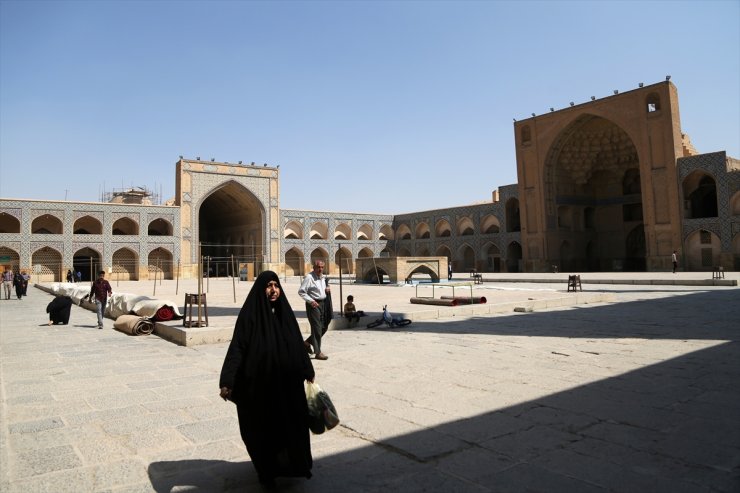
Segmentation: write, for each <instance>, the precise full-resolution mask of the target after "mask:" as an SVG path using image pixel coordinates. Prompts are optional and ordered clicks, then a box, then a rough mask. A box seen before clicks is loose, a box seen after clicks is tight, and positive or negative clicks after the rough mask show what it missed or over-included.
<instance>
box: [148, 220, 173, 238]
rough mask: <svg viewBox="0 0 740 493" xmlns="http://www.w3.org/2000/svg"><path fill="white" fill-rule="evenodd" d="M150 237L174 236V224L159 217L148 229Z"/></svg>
mask: <svg viewBox="0 0 740 493" xmlns="http://www.w3.org/2000/svg"><path fill="white" fill-rule="evenodd" d="M147 235H149V236H172V224H171V223H170V222H169V221H167V220H166V219H162V218H161V217H158V218H157V219H154V220H153V221H151V222H150V223H149V226H148V227H147Z"/></svg>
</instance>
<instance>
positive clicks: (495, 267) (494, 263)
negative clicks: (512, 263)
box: [481, 243, 501, 272]
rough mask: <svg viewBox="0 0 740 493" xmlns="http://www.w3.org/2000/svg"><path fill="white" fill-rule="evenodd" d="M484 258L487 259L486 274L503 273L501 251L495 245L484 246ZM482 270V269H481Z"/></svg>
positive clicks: (487, 244)
mask: <svg viewBox="0 0 740 493" xmlns="http://www.w3.org/2000/svg"><path fill="white" fill-rule="evenodd" d="M482 251H483V258H485V259H486V269H485V270H486V272H501V250H500V249H499V247H498V246H497V245H496V244H495V243H486V244H485V245H483V249H482ZM481 270H482V269H481Z"/></svg>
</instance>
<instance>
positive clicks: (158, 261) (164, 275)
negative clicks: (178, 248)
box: [147, 247, 175, 279]
mask: <svg viewBox="0 0 740 493" xmlns="http://www.w3.org/2000/svg"><path fill="white" fill-rule="evenodd" d="M147 269H148V271H149V277H150V278H151V277H154V278H155V279H173V275H172V274H173V272H174V270H175V265H174V261H173V258H172V252H170V251H169V250H168V249H166V248H164V247H157V248H155V249H153V250H152V251H151V252H149V255H147Z"/></svg>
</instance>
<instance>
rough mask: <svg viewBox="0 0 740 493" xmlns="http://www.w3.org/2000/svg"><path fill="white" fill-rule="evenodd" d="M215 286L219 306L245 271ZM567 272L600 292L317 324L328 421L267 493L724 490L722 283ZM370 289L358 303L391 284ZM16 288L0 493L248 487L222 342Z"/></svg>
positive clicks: (734, 351)
mask: <svg viewBox="0 0 740 493" xmlns="http://www.w3.org/2000/svg"><path fill="white" fill-rule="evenodd" d="M621 275H622V276H625V279H627V277H628V276H629V275H627V274H621ZM613 276H614V275H613ZM113 284H114V289H116V285H115V283H113ZM131 284H132V285H135V283H131ZM287 284H288V285H289V286H291V287H290V289H292V287H293V285H292V284H290V283H287ZM486 284H487V286H488V287H489V288H491V289H494V288H496V287H500V289H501V290H502V292H503V291H505V290H514V291H516V290H520V291H521V292H522V293H526V294H525V295H524V296H525V297H527V298H529V297H532V296H533V293H536V292H537V291H540V290H541V291H543V292H544V291H547V290H560V291H564V290H565V286H564V285H562V286H554V285H546V284H529V283H516V284H515V285H514V284H512V283H500V284H497V283H495V282H490V283H486ZM128 287H129V286H127V288H128ZM139 287H140V292H141V294H148V295H151V289H152V286H151V284H150V283H140V284H139ZM222 288H223V289H225V291H224V292H220V291H219V293H220V294H216V292H214V295H213V299H214V303H216V302H215V300H216V299H223V301H220V302H218V303H216V304H215V305H214V309H217V308H218V307H217V305H219V304H220V305H224V306H222V307H220V308H218V309H217V312H218V310H222V313H223V316H234V313H233V312H234V311H235V309H234V307H238V306H240V305H241V302H242V301H243V296H244V293H246V289H247V286H242V287H241V289H242V292H240V297H239V299H238V300H237V302H236V303H233V300H229V296H231V291H230V289H231V284H230V283H225V282H224V283H222ZM584 288H586V289H587V291H594V292H596V291H599V292H609V293H612V294H613V295H614V301H613V302H602V303H591V304H588V305H577V306H569V307H563V308H558V309H549V310H546V311H534V312H532V313H513V312H511V313H505V314H499V315H486V316H479V315H473V316H459V317H458V316H456V317H451V318H441V319H430V320H418V321H415V322H414V323H413V324H412V325H410V326H408V327H405V328H404V329H403V330H387V329H385V330H380V329H375V330H368V329H345V330H334V331H331V332H330V333H329V334H328V335H327V336H326V338H325V343H324V344H325V348H326V350H327V353H328V354H329V355H330V359H329V360H328V361H314V366H315V368H316V371H317V382H318V383H319V384H321V385H322V386H323V387H324V388H325V389H326V390H327V391H328V392H329V393H330V395H331V396H332V398H333V399H334V402H335V404H336V405H337V408H338V411H339V413H340V417H341V419H342V423H341V425H340V426H339V427H338V428H336V429H334V430H332V431H330V432H327V433H326V434H324V435H319V436H315V435H314V436H312V446H313V452H314V477H313V478H312V479H311V480H309V481H305V480H282V481H279V482H278V489H279V490H280V491H291V492H303V491H305V492H313V491H316V492H327V491H336V492H346V491H363V492H364V491H369V492H376V491H377V492H380V491H404V492H407V491H412V492H413V491H440V492H449V491H460V492H468V491H471V492H473V491H494V492H499V491H500V492H520V491H536V492H578V491H593V492H606V491H618V492H635V491H645V492H660V491H665V492H684V491H685V492H737V491H740V426H739V425H738V422H739V420H738V416H740V384H738V382H740V345H739V344H738V336H739V335H740V322H738V321H739V320H740V289H738V288H737V287H709V286H682V285H676V286H651V285H641V286H635V285H631V286H626V285H618V284H616V285H610V284H608V285H598V286H588V285H584ZM119 289H120V288H119ZM213 289H214V290H215V289H216V288H213ZM296 289H297V285H296ZM376 289H385V291H383V292H382V293H381V294H377V296H378V298H377V299H374V298H372V296H376V295H374V294H367V295H364V294H363V298H362V299H363V303H362V306H358V307H359V308H363V309H367V310H371V309H372V308H374V307H371V306H369V304H370V303H372V304H375V303H377V302H378V301H380V300H381V299H383V300H387V301H386V302H387V303H389V304H390V305H391V306H394V302H395V301H396V300H394V299H393V297H392V295H391V293H403V294H402V295H396V296H397V297H398V298H399V299H398V300H397V303H398V304H400V303H405V302H406V300H407V299H408V293H409V291H408V290H403V291H401V290H396V291H392V290H388V289H386V288H384V287H377V288H376ZM181 293H182V291H181ZM28 294H29V295H28V297H27V298H24V299H23V300H21V301H17V300H14V299H11V300H9V301H6V300H2V301H0V359H1V363H0V371H1V373H0V377H1V382H0V384H1V385H0V392H1V393H0V398H1V401H2V402H1V405H0V440H1V444H2V452H1V453H2V455H1V456H0V464H1V465H2V471H1V474H0V490H2V491H3V492H23V493H26V492H37V491H49V492H88V491H89V492H151V491H156V492H171V491H202V492H211V491H213V492H218V491H260V487H259V485H258V482H257V476H256V473H255V472H254V470H253V468H252V466H251V464H250V463H249V459H248V456H247V454H246V451H245V450H244V446H243V444H242V443H241V441H240V438H239V433H238V426H237V421H236V410H235V408H234V407H233V405H232V404H230V403H225V402H224V401H222V400H221V399H220V398H219V397H218V375H219V372H220V369H221V363H222V359H223V356H224V354H225V351H226V346H227V345H226V343H219V344H210V345H200V346H195V347H181V346H177V345H174V344H172V343H170V342H167V341H165V340H163V339H160V338H159V337H156V336H144V337H131V336H126V335H124V334H121V333H119V332H117V331H115V330H113V329H112V321H110V320H107V321H106V328H105V330H102V331H100V330H97V329H96V328H95V326H96V322H95V314H94V313H92V312H89V311H87V310H84V309H82V308H79V307H76V306H74V307H73V311H72V318H71V321H70V325H69V326H56V327H48V326H46V325H45V321H46V320H47V319H46V314H45V313H44V308H45V306H46V304H47V303H48V302H49V301H50V299H51V297H50V295H48V294H46V293H44V292H43V291H41V290H38V289H35V288H33V287H31V288H29V291H28ZM344 294H345V296H346V294H347V291H345V293H344ZM337 295H338V292H337V293H336V294H335V297H336V296H337ZM209 296H211V295H210V293H209ZM401 296H402V297H403V300H402V299H401ZM534 296H536V294H534ZM356 297H357V296H356ZM178 301H180V300H179V298H178ZM227 301H230V302H231V304H229V303H227ZM291 301H292V302H293V306H294V308H295V309H296V311H297V312H299V308H300V307H298V306H296V303H295V302H294V301H293V300H292V299H291ZM366 303H368V305H366ZM336 304H337V302H336V301H335V305H336ZM378 308H379V307H378ZM236 311H238V309H236ZM375 311H377V308H376V309H375ZM217 316H220V315H217ZM299 316H300V313H299ZM232 325H233V322H232Z"/></svg>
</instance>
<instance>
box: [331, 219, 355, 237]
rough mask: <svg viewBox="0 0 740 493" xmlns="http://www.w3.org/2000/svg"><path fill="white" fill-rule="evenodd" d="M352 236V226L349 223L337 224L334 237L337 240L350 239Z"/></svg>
mask: <svg viewBox="0 0 740 493" xmlns="http://www.w3.org/2000/svg"><path fill="white" fill-rule="evenodd" d="M350 238H352V228H351V227H350V226H349V224H347V223H340V224H337V227H336V228H334V239H335V240H348V239H350Z"/></svg>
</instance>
